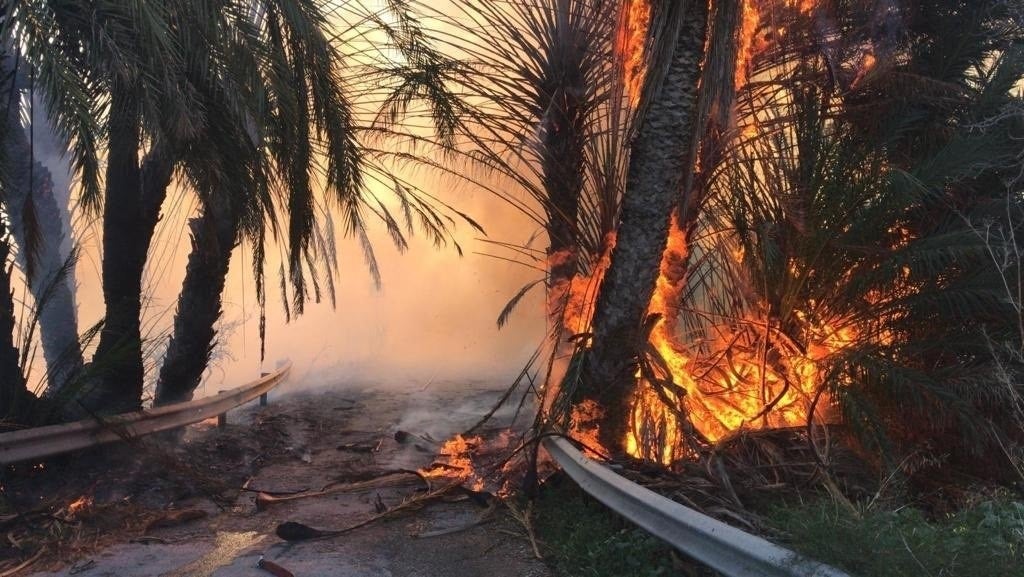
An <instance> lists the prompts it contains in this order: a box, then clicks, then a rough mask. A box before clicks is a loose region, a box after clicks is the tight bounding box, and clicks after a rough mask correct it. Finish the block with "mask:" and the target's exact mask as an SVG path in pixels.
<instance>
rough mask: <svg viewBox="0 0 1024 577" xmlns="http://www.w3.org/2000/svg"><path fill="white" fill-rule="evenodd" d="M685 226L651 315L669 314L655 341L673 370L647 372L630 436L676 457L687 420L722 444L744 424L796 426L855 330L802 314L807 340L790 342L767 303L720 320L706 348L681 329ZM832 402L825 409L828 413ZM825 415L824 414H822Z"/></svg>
mask: <svg viewBox="0 0 1024 577" xmlns="http://www.w3.org/2000/svg"><path fill="white" fill-rule="evenodd" d="M687 251H688V246H687V242H686V233H685V231H683V230H680V228H679V227H678V226H677V224H676V222H675V220H674V219H673V222H672V226H671V230H670V235H669V242H668V246H667V247H666V249H665V252H664V255H663V257H662V264H661V271H660V275H659V278H658V283H657V286H656V288H655V292H654V296H653V298H652V299H651V304H650V306H649V308H648V314H652V315H653V314H656V315H659V316H660V317H661V319H660V320H659V322H658V324H657V325H656V326H655V327H654V330H653V331H652V332H651V336H650V340H651V344H652V345H653V346H654V348H655V349H656V350H657V352H658V355H660V356H661V357H662V359H663V360H664V364H663V365H662V364H660V362H659V363H653V364H652V366H653V367H655V369H657V368H658V367H661V370H664V371H667V372H668V374H665V375H659V374H657V370H654V371H653V373H654V374H644V373H641V374H640V375H638V376H640V377H641V380H640V382H639V384H638V386H637V389H636V392H635V394H634V398H633V408H632V413H631V415H632V416H631V423H630V424H631V427H630V431H629V432H628V434H627V438H626V439H625V445H626V449H627V452H629V453H630V454H631V455H633V456H635V457H638V458H644V459H650V460H655V461H658V462H661V463H663V464H670V463H672V462H674V461H677V460H679V459H681V458H684V457H685V456H686V455H687V450H688V449H687V446H686V443H685V441H686V439H685V437H684V435H683V427H684V426H686V425H687V421H689V423H692V425H693V427H694V429H696V432H697V433H700V435H702V436H703V437H704V438H706V439H707V440H709V441H711V442H714V441H718V440H720V439H723V438H725V437H727V436H729V435H731V434H733V433H735V432H737V431H740V430H756V429H765V428H779V427H796V426H802V425H804V424H806V423H807V419H808V416H809V408H810V406H811V405H812V402H813V399H814V397H815V396H816V395H817V394H818V387H819V385H820V382H821V374H820V367H821V363H822V361H824V360H825V359H826V358H827V357H828V356H829V355H832V354H833V353H835V352H836V351H839V350H841V349H842V348H843V347H845V346H847V345H848V344H849V343H850V342H852V341H853V339H854V337H855V336H856V334H855V331H854V329H853V328H851V327H849V326H846V325H845V324H844V323H842V322H841V321H840V320H833V321H831V322H829V323H822V322H820V321H815V320H814V319H812V318H810V316H809V315H806V314H803V313H797V315H796V317H797V322H798V323H799V324H800V327H801V334H803V335H806V338H807V343H806V345H805V346H798V345H796V344H794V343H793V342H792V341H791V340H789V339H788V338H787V337H786V335H784V334H783V333H782V332H781V330H780V329H779V328H778V327H777V326H773V319H772V315H771V314H770V311H769V310H767V307H765V306H762V307H761V309H762V310H760V311H759V312H758V313H757V314H751V315H750V316H749V317H747V318H741V319H722V320H721V321H720V322H717V323H712V326H711V327H710V328H709V330H707V331H706V332H707V334H706V335H705V336H704V339H705V342H704V343H703V345H704V346H703V347H702V351H703V352H702V353H700V354H698V353H696V352H694V351H693V350H691V349H689V348H687V347H686V346H685V345H684V344H683V343H682V341H681V339H680V336H679V333H678V326H677V324H678V320H677V319H678V316H679V311H678V308H677V307H678V303H679V302H680V297H681V291H682V290H683V288H684V281H685V275H684V273H685V269H684V268H683V267H685V262H686V257H687ZM827 404H828V403H827V398H826V399H825V402H820V400H819V403H818V406H819V407H820V408H821V409H822V410H825V408H826V407H827ZM819 416H820V415H819Z"/></svg>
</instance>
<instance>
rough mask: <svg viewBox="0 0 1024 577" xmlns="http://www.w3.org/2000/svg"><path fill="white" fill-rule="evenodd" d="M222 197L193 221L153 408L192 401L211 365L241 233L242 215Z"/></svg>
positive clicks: (211, 203)
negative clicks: (176, 305) (233, 257)
mask: <svg viewBox="0 0 1024 577" xmlns="http://www.w3.org/2000/svg"><path fill="white" fill-rule="evenodd" d="M223 196H224V195H214V196H213V197H212V198H211V199H210V200H209V201H208V202H207V203H206V204H207V206H206V207H205V209H204V211H203V214H202V215H201V216H200V217H198V218H193V219H192V220H191V221H190V222H189V227H190V228H191V229H192V252H191V253H190V254H189V257H188V268H187V269H186V272H185V281H184V284H183V285H182V289H181V293H180V294H179V295H178V310H177V313H176V314H175V317H174V334H173V336H172V337H171V342H170V344H169V345H168V347H167V355H166V356H165V357H164V362H163V366H162V367H161V368H160V380H159V381H158V383H157V388H156V399H155V401H154V404H155V405H167V404H171V403H177V402H181V401H188V400H190V399H191V398H192V393H193V391H195V389H196V387H198V386H199V382H200V381H201V379H202V376H203V371H204V370H206V366H207V363H208V362H209V360H210V352H211V351H212V349H213V342H214V337H215V336H216V331H215V330H214V324H215V323H216V322H217V319H218V318H220V315H221V313H222V310H221V301H222V293H223V291H224V283H225V280H226V279H227V274H228V266H229V264H230V262H231V251H232V250H233V249H234V247H235V244H236V241H237V239H238V232H239V213H238V211H237V210H236V209H234V208H233V207H231V206H230V200H229V199H225V198H223Z"/></svg>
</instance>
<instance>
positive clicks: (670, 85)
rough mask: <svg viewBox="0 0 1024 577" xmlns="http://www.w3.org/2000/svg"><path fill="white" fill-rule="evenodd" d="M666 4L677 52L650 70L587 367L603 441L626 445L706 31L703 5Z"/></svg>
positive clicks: (687, 145)
mask: <svg viewBox="0 0 1024 577" xmlns="http://www.w3.org/2000/svg"><path fill="white" fill-rule="evenodd" d="M665 4H666V5H665V7H663V8H662V9H663V10H666V11H667V12H668V13H667V14H665V15H664V16H663V17H664V18H666V20H667V21H668V25H666V26H663V27H661V30H662V31H663V32H664V33H668V34H674V36H673V37H670V38H669V40H670V42H666V44H667V45H669V46H670V49H668V50H666V51H665V53H664V57H663V58H664V61H662V62H658V61H655V62H654V63H652V67H651V68H652V72H651V73H650V74H649V75H648V76H649V78H650V80H648V83H649V88H648V89H647V93H646V94H645V102H646V109H645V111H644V114H643V118H642V120H641V123H640V128H639V131H638V133H637V136H636V138H635V140H634V142H633V146H632V153H631V155H630V162H629V172H628V174H627V180H626V193H625V195H624V198H623V201H622V212H621V216H620V221H619V228H618V236H617V239H616V245H615V249H614V250H613V251H612V255H611V264H610V266H609V268H608V272H607V273H606V275H605V278H604V281H603V282H602V284H601V291H600V294H599V296H598V300H597V305H596V309H595V313H594V322H593V327H594V332H593V342H592V347H591V350H590V353H589V355H588V356H587V361H586V366H585V372H584V387H585V391H584V393H585V394H586V395H588V396H590V397H592V398H594V399H596V400H597V401H598V402H599V403H600V404H601V405H602V407H603V408H604V409H605V421H604V422H603V423H602V426H601V434H602V437H603V438H602V441H603V442H604V443H605V444H606V446H608V447H613V448H618V447H621V446H622V442H623V440H624V439H625V433H626V430H627V429H626V428H627V426H628V421H629V414H628V413H629V407H630V400H631V394H632V392H633V388H634V387H633V384H634V373H635V372H636V366H637V365H636V358H637V354H638V351H639V350H640V348H641V346H642V344H643V343H642V341H643V339H644V338H645V337H646V335H644V334H643V331H642V327H643V325H644V323H645V313H646V311H647V306H648V304H649V303H650V300H651V294H652V293H653V291H654V283H655V281H656V279H657V275H658V267H659V264H660V262H661V257H662V253H663V251H664V249H665V243H666V239H667V237H668V228H669V218H670V214H671V213H672V211H673V208H674V207H675V206H676V204H677V203H678V196H679V195H680V193H681V191H682V187H683V184H684V179H685V176H686V174H687V171H688V169H689V166H690V165H691V159H692V146H693V142H694V138H693V131H694V128H695V117H696V116H697V91H698V85H699V80H700V68H701V62H702V60H703V56H704V43H705V37H706V34H707V5H706V4H705V3H704V2H700V1H695V2H685V3H683V2H679V3H665ZM681 4H685V7H683V6H680V5H681ZM673 11H679V12H678V13H673ZM662 67H663V68H662ZM662 71H663V72H662ZM652 83H653V84H652Z"/></svg>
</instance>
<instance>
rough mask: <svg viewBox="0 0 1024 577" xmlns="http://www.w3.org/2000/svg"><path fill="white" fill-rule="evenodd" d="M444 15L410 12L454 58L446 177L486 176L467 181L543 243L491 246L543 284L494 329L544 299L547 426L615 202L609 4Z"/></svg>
mask: <svg viewBox="0 0 1024 577" xmlns="http://www.w3.org/2000/svg"><path fill="white" fill-rule="evenodd" d="M450 8H451V9H450V10H448V11H447V12H445V8H443V7H437V6H427V5H426V4H425V3H423V5H421V6H420V9H421V10H422V11H423V12H425V13H426V14H429V15H430V17H431V18H433V19H434V20H437V21H439V24H438V25H435V26H431V30H430V31H429V34H430V40H431V41H433V42H436V43H437V44H438V45H440V46H443V47H444V48H445V50H447V51H449V52H451V53H453V54H459V55H464V58H463V62H464V65H463V66H462V67H458V68H455V69H452V70H450V71H448V73H447V74H446V78H445V79H446V80H447V81H448V82H450V83H451V84H453V85H455V86H457V88H456V89H455V90H456V91H457V92H459V93H460V94H463V95H464V96H465V100H466V101H467V102H468V103H469V104H471V106H470V107H467V108H464V109H462V110H460V113H461V116H462V119H461V123H462V130H461V132H460V137H461V139H460V140H459V142H458V143H457V145H456V146H455V147H449V153H450V154H451V155H452V156H454V157H455V160H456V161H457V164H456V165H457V166H461V164H469V165H470V166H475V167H483V168H484V169H486V170H487V171H489V173H488V175H487V176H486V177H484V178H479V179H475V180H474V179H473V178H472V177H470V179H471V180H474V184H476V185H478V186H480V187H482V188H484V189H486V190H489V191H490V192H492V193H494V194H495V195H497V196H498V197H499V198H502V199H503V200H505V201H507V202H508V204H509V205H510V206H511V207H513V208H514V209H516V210H520V211H522V212H524V213H525V214H526V215H527V216H529V217H530V218H531V219H532V220H533V221H535V222H536V223H537V224H538V225H539V227H540V228H542V230H543V231H544V233H545V234H546V237H547V246H546V247H545V248H544V249H543V250H536V249H533V248H532V247H530V246H518V245H499V244H496V245H495V246H497V247H499V248H500V249H508V250H509V251H510V252H511V253H512V254H511V257H510V258H509V260H514V261H517V262H521V263H522V264H524V265H526V266H529V267H531V268H537V269H540V270H541V271H543V273H544V274H545V277H544V278H542V279H538V280H535V281H532V282H530V283H528V284H527V285H526V286H524V287H522V288H521V289H520V290H519V291H518V292H517V294H516V295H515V296H514V297H513V298H512V299H511V300H510V301H509V303H508V304H507V305H506V307H505V308H504V310H502V312H501V313H500V314H499V317H498V325H499V327H500V326H502V325H503V324H504V323H505V322H506V321H507V319H508V317H509V315H510V314H511V313H512V312H513V310H514V309H515V307H516V306H517V304H518V303H519V302H520V301H521V300H522V299H523V298H524V297H525V295H526V294H528V292H529V291H530V290H532V289H533V288H534V287H537V286H541V285H543V286H545V287H546V289H547V295H546V296H547V298H546V302H547V305H548V320H549V335H548V340H549V344H550V345H551V347H550V357H549V358H548V361H549V367H548V370H547V377H546V379H545V381H546V382H545V383H544V387H545V393H544V400H543V402H542V406H543V410H542V417H543V418H544V419H547V418H549V417H552V416H555V415H554V414H553V413H559V412H560V411H554V412H553V413H552V414H548V413H551V409H552V404H553V403H554V401H555V397H556V396H557V393H558V391H559V390H560V387H559V384H560V381H561V380H562V374H561V373H563V372H564V370H565V368H566V367H565V365H566V362H565V360H566V359H567V358H568V356H569V353H570V352H571V348H572V345H571V343H570V341H569V340H568V339H569V338H570V337H572V336H573V335H575V334H577V333H579V332H581V330H583V329H582V326H581V325H582V324H585V322H586V321H585V319H584V317H587V316H589V315H588V314H587V313H586V311H585V310H582V309H585V308H586V306H585V304H584V301H585V300H586V296H585V295H584V294H582V293H584V292H586V291H587V287H588V286H589V285H590V284H591V283H592V281H593V277H594V276H595V274H600V273H599V269H600V268H601V259H602V257H604V256H605V255H606V253H607V250H608V243H609V239H610V233H611V232H612V229H613V226H614V222H615V215H616V213H617V210H618V202H619V198H620V196H621V191H622V180H623V173H624V164H625V159H626V153H627V152H628V147H627V146H626V145H625V144H626V141H627V140H628V132H629V130H630V123H631V120H632V116H631V114H630V113H629V110H628V102H627V95H626V94H625V92H624V87H623V84H622V82H621V74H622V67H623V62H622V59H621V55H618V54H616V46H615V41H616V31H617V24H618V23H619V19H620V17H621V14H620V10H621V6H620V3H618V2H613V1H609V0H527V1H523V2H502V3H489V2H475V1H469V0H456V1H453V2H451V3H450ZM470 174H471V175H473V176H475V175H476V174H477V173H476V172H472V173H470ZM495 181H500V183H499V184H496V183H495ZM522 195H525V196H526V197H527V198H528V199H529V202H528V203H524V202H523V201H522V200H521V199H522ZM524 260H525V262H524ZM581 305H582V306H581Z"/></svg>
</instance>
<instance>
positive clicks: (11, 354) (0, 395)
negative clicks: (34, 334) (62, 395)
mask: <svg viewBox="0 0 1024 577" xmlns="http://www.w3.org/2000/svg"><path fill="white" fill-rule="evenodd" d="M10 253H11V245H10V244H9V242H8V241H7V227H6V226H5V225H4V223H3V220H2V219H0V428H2V425H3V422H13V423H19V424H25V423H26V421H27V419H26V417H27V415H28V411H29V409H30V404H31V401H32V399H34V397H33V396H32V394H30V393H29V392H28V389H26V388H25V378H24V376H23V375H22V372H21V365H20V364H19V355H18V347H17V346H15V344H14V327H15V324H16V320H15V318H14V294H13V292H12V287H11V267H10V266H9V265H8V264H7V258H8V257H9V256H10Z"/></svg>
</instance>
